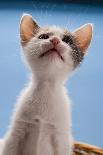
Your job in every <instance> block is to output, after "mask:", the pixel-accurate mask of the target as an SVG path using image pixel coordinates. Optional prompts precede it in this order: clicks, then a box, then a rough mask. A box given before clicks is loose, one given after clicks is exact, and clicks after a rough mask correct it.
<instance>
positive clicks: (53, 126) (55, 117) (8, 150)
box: [1, 26, 73, 155]
mask: <svg viewBox="0 0 103 155" xmlns="http://www.w3.org/2000/svg"><path fill="white" fill-rule="evenodd" d="M42 31H43V32H45V31H46V30H45V28H44V30H42ZM48 31H50V32H53V36H56V37H58V38H59V39H60V40H61V38H62V36H63V33H64V30H63V29H61V28H58V27H55V26H54V27H50V28H48ZM39 33H42V32H41V31H40V32H39ZM38 35H39V34H38ZM53 36H51V38H52V37H53ZM51 47H52V44H51V43H50V41H49V40H40V39H38V38H37V37H34V38H32V39H31V41H30V42H29V43H28V44H27V45H26V46H25V47H23V53H24V55H25V57H26V60H27V63H28V64H29V67H30V69H31V70H32V76H31V77H32V78H31V82H30V83H29V85H28V86H27V87H26V88H25V89H24V90H23V91H22V93H21V95H20V97H19V99H18V101H17V104H16V107H15V110H14V114H13V117H12V123H11V126H10V128H9V131H8V133H7V135H6V136H5V140H4V147H3V149H2V153H1V155H70V152H71V148H72V134H71V118H70V100H69V98H68V95H67V93H66V90H65V88H64V82H65V80H66V79H67V75H69V74H70V72H71V71H72V70H73V60H72V58H71V55H70V52H71V48H70V47H69V46H68V45H66V43H63V42H62V40H61V42H60V44H58V46H57V49H58V50H59V51H60V52H61V53H62V55H63V57H64V60H65V61H64V62H62V61H61V60H59V59H58V58H56V59H55V58H54V59H52V60H51V58H48V57H44V58H41V60H38V59H37V56H38V54H40V53H42V52H44V51H45V50H47V49H50V48H51Z"/></svg>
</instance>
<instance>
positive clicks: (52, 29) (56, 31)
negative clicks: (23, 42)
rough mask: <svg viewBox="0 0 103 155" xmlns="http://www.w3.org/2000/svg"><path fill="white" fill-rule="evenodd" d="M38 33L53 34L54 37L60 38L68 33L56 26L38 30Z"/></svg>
mask: <svg viewBox="0 0 103 155" xmlns="http://www.w3.org/2000/svg"><path fill="white" fill-rule="evenodd" d="M40 33H53V34H54V35H57V36H58V35H59V36H62V35H64V34H66V33H69V32H68V31H67V30H66V29H64V28H61V27H58V26H49V27H48V26H46V27H43V28H42V29H41V30H40Z"/></svg>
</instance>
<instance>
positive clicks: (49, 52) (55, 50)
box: [39, 48, 64, 61]
mask: <svg viewBox="0 0 103 155" xmlns="http://www.w3.org/2000/svg"><path fill="white" fill-rule="evenodd" d="M53 52H55V53H57V54H58V56H59V57H60V59H61V60H62V61H64V58H63V57H62V55H61V54H60V52H59V51H58V50H57V49H55V48H51V49H49V50H48V51H46V52H44V53H42V54H41V55H40V56H39V58H42V57H44V56H46V55H49V54H51V53H53Z"/></svg>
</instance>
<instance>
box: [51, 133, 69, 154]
mask: <svg viewBox="0 0 103 155" xmlns="http://www.w3.org/2000/svg"><path fill="white" fill-rule="evenodd" d="M52 144H53V150H54V155H71V153H72V138H71V139H70V138H69V136H68V134H65V133H54V134H53V135H52Z"/></svg>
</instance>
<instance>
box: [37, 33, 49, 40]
mask: <svg viewBox="0 0 103 155" xmlns="http://www.w3.org/2000/svg"><path fill="white" fill-rule="evenodd" d="M38 38H39V39H48V38H49V35H48V34H41V35H40V36H39V37H38Z"/></svg>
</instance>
